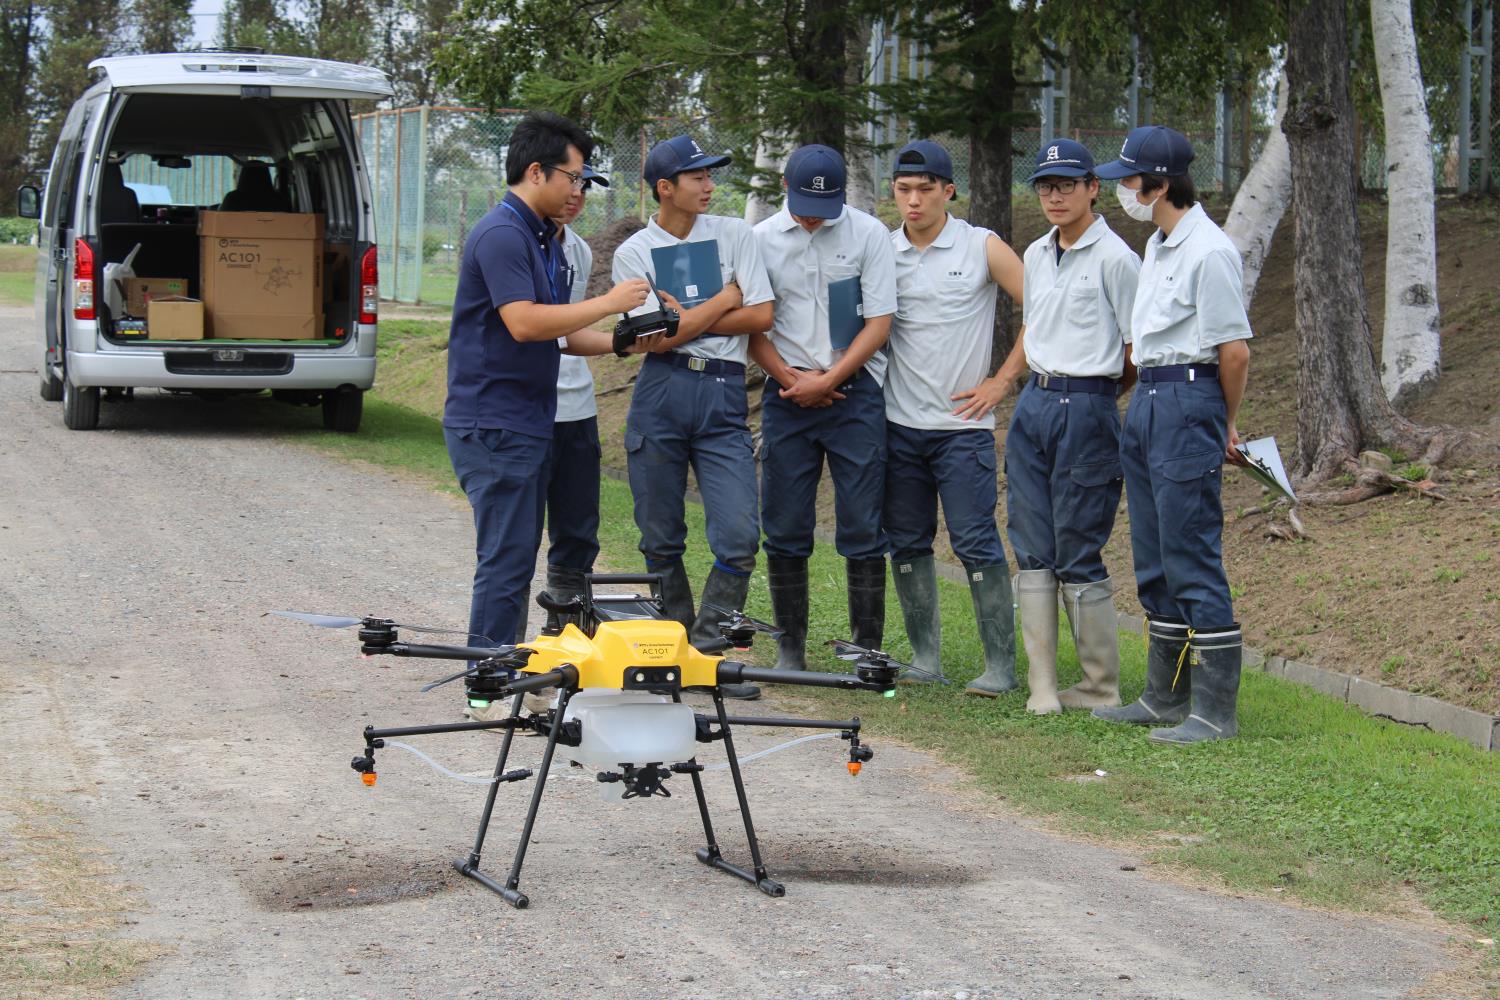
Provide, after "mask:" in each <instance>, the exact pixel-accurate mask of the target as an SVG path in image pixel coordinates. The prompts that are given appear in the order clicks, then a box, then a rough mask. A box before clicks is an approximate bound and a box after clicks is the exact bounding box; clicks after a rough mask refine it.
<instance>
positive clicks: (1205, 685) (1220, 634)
mask: <svg viewBox="0 0 1500 1000" xmlns="http://www.w3.org/2000/svg"><path fill="white" fill-rule="evenodd" d="M1191 643H1192V655H1193V656H1195V657H1196V658H1197V661H1198V662H1197V664H1196V665H1195V666H1194V667H1193V672H1194V673H1195V674H1197V675H1198V676H1197V677H1194V678H1193V696H1192V701H1193V710H1192V712H1191V713H1190V714H1189V715H1188V717H1187V720H1186V721H1184V722H1183V723H1182V724H1181V725H1178V726H1173V727H1172V728H1170V729H1153V730H1151V736H1150V739H1151V742H1152V743H1174V744H1186V743H1207V742H1209V741H1211V740H1228V739H1233V738H1234V737H1235V735H1236V734H1238V733H1239V731H1240V724H1239V719H1238V717H1237V716H1236V714H1235V705H1236V703H1237V702H1238V701H1239V694H1240V660H1241V653H1242V647H1243V645H1244V640H1243V638H1242V637H1241V636H1240V626H1239V623H1238V622H1236V623H1235V624H1233V625H1231V626H1229V627H1228V628H1217V629H1205V630H1204V631H1202V632H1194V633H1193V637H1192V640H1191Z"/></svg>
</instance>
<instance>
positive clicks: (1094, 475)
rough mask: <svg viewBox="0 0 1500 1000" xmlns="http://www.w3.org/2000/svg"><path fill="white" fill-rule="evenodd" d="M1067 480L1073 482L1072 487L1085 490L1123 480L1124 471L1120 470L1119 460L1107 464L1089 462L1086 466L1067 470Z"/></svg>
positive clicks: (1076, 466) (1077, 466)
mask: <svg viewBox="0 0 1500 1000" xmlns="http://www.w3.org/2000/svg"><path fill="white" fill-rule="evenodd" d="M1068 478H1069V479H1071V480H1073V485H1074V486H1081V487H1084V488H1085V489H1087V488H1089V487H1093V486H1106V485H1108V484H1110V483H1113V482H1118V481H1120V480H1122V479H1124V478H1125V473H1124V471H1123V470H1122V469H1121V468H1120V460H1119V459H1113V460H1111V461H1108V462H1090V463H1088V464H1087V465H1075V466H1073V467H1072V468H1071V469H1069V470H1068Z"/></svg>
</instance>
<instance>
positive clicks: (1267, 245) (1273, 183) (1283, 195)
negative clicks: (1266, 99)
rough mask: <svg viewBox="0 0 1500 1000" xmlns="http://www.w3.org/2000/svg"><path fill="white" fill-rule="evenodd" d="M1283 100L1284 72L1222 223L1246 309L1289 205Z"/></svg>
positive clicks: (1288, 158) (1289, 174) (1289, 176)
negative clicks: (1239, 265)
mask: <svg viewBox="0 0 1500 1000" xmlns="http://www.w3.org/2000/svg"><path fill="white" fill-rule="evenodd" d="M1375 2H1379V0H1375ZM1286 100H1287V83H1286V73H1285V71H1283V72H1282V74H1281V79H1280V81H1279V82H1278V83H1277V85H1276V120H1275V121H1274V122H1273V123H1272V125H1271V133H1270V135H1268V136H1266V144H1265V146H1264V147H1262V149H1261V151H1260V156H1258V157H1257V158H1256V160H1255V163H1254V165H1253V166H1251V168H1250V172H1249V173H1248V174H1246V175H1245V180H1244V182H1243V183H1242V184H1240V189H1239V191H1238V192H1236V193H1235V196H1234V204H1232V205H1230V206H1229V216H1228V218H1226V219H1225V220H1224V233H1225V235H1227V236H1228V237H1229V238H1230V239H1231V240H1233V241H1234V245H1235V247H1236V248H1238V250H1239V252H1240V256H1241V257H1243V258H1244V260H1245V284H1244V288H1245V306H1246V307H1247V308H1248V307H1249V305H1250V300H1251V299H1253V298H1255V286H1256V284H1257V283H1259V281H1260V271H1261V268H1262V267H1263V266H1264V265H1265V262H1266V254H1268V253H1269V252H1270V250H1271V239H1272V237H1273V236H1275V234H1276V226H1277V225H1278V224H1279V223H1280V222H1281V217H1282V215H1284V214H1285V213H1286V209H1287V206H1288V205H1290V204H1291V202H1292V158H1291V154H1290V153H1289V152H1288V151H1287V143H1286V135H1285V133H1283V132H1282V131H1281V119H1282V118H1283V117H1284V116H1285V115H1286Z"/></svg>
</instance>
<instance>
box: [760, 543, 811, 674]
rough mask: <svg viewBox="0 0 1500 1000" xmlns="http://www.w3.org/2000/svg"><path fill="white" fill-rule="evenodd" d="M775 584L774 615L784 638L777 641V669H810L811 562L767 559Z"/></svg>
mask: <svg viewBox="0 0 1500 1000" xmlns="http://www.w3.org/2000/svg"><path fill="white" fill-rule="evenodd" d="M766 574H767V576H768V577H769V578H770V581H771V614H772V616H773V617H774V618H775V619H776V627H777V628H779V629H781V630H782V632H781V638H779V639H777V640H776V643H777V645H776V669H778V670H806V669H807V560H806V559H783V558H781V557H779V556H767V557H766Z"/></svg>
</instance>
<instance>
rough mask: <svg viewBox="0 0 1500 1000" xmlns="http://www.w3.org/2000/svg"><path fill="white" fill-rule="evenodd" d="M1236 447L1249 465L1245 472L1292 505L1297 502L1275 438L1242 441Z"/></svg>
mask: <svg viewBox="0 0 1500 1000" xmlns="http://www.w3.org/2000/svg"><path fill="white" fill-rule="evenodd" d="M1235 447H1236V450H1237V451H1239V453H1240V454H1241V455H1243V456H1244V457H1245V461H1246V462H1248V463H1249V464H1248V465H1247V466H1245V472H1246V473H1248V474H1249V476H1250V478H1251V479H1254V480H1255V481H1256V482H1258V483H1260V484H1261V485H1262V486H1264V487H1266V488H1267V489H1269V490H1270V491H1271V492H1273V493H1280V494H1281V495H1282V496H1284V497H1286V498H1287V499H1288V500H1290V501H1292V503H1296V502H1297V494H1296V493H1294V492H1292V481H1291V480H1290V479H1289V478H1287V474H1286V466H1284V465H1282V463H1281V451H1280V450H1279V449H1278V448H1277V447H1276V439H1275V438H1273V437H1263V438H1256V439H1255V440H1254V441H1242V442H1240V443H1239V444H1238V445H1236V446H1235Z"/></svg>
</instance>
